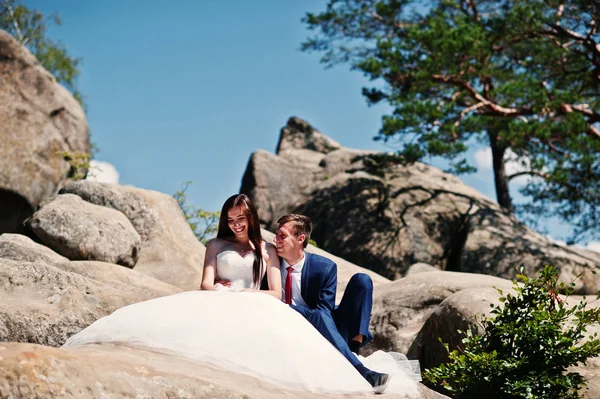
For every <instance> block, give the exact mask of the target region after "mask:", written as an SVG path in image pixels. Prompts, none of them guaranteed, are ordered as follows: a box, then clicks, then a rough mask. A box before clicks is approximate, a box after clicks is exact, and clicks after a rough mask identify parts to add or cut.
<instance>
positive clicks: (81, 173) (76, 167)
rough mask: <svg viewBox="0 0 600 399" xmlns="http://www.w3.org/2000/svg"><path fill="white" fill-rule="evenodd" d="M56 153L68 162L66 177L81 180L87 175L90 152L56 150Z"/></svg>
mask: <svg viewBox="0 0 600 399" xmlns="http://www.w3.org/2000/svg"><path fill="white" fill-rule="evenodd" d="M56 155H58V156H59V157H62V158H63V159H64V160H65V161H67V163H68V164H69V166H70V168H69V173H68V174H67V177H69V178H70V179H73V180H82V179H85V177H86V176H87V172H88V170H89V169H90V158H91V157H92V155H91V154H87V153H84V152H75V153H72V152H69V151H57V152H56Z"/></svg>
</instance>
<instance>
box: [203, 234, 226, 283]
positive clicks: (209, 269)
mask: <svg viewBox="0 0 600 399" xmlns="http://www.w3.org/2000/svg"><path fill="white" fill-rule="evenodd" d="M219 241H220V240H219V239H218V238H213V239H212V240H210V241H209V242H207V243H206V252H205V253H204V269H203V270H202V283H200V289H201V290H205V291H216V290H215V276H216V275H217V254H218V253H219V250H220V249H221V245H220V243H219Z"/></svg>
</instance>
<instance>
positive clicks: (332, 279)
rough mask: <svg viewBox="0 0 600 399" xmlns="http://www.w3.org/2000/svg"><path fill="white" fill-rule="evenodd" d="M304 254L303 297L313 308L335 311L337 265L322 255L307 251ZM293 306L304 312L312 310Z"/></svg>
mask: <svg viewBox="0 0 600 399" xmlns="http://www.w3.org/2000/svg"><path fill="white" fill-rule="evenodd" d="M304 256H305V258H306V260H305V261H304V267H303V268H302V276H301V280H300V284H301V287H300V288H301V291H300V294H301V295H302V299H304V302H306V304H307V305H308V307H309V309H311V310H327V311H329V312H331V311H333V309H334V308H335V292H336V289H337V265H336V264H335V262H333V261H331V260H330V259H327V258H325V257H323V256H320V255H316V254H311V253H308V252H305V253H304ZM291 306H292V307H293V308H295V309H296V310H298V311H299V312H300V313H302V314H305V313H306V312H307V311H309V312H310V310H308V309H302V308H303V307H302V306H297V305H291Z"/></svg>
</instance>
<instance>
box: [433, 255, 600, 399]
mask: <svg viewBox="0 0 600 399" xmlns="http://www.w3.org/2000/svg"><path fill="white" fill-rule="evenodd" d="M558 275H559V270H558V269H556V268H554V267H551V266H546V267H545V268H544V269H543V270H542V271H540V272H539V275H538V276H537V277H536V278H528V277H526V276H524V275H522V274H519V275H518V276H517V280H518V281H514V282H513V285H514V291H515V293H509V294H504V293H503V292H502V291H501V290H498V291H499V293H500V295H501V297H500V301H501V304H499V305H490V306H491V307H492V311H491V313H492V316H491V317H490V318H487V319H484V320H482V322H481V323H482V327H483V328H482V331H483V333H482V334H481V335H480V334H478V333H477V332H476V331H475V330H474V329H473V330H470V331H467V332H466V336H465V338H464V339H463V341H462V342H463V344H464V349H460V350H458V349H455V350H452V351H449V349H448V345H445V346H446V350H448V351H449V361H448V363H446V364H442V365H440V366H438V367H436V368H432V369H429V370H426V371H425V379H426V380H427V381H429V382H430V383H432V384H435V385H438V387H442V389H443V390H445V391H446V392H445V393H447V394H449V395H451V396H452V397H453V398H455V399H462V398H486V399H496V398H500V399H508V398H547V399H550V398H561V399H562V398H569V399H574V398H581V397H582V396H580V390H581V389H582V388H583V386H584V385H586V382H585V380H584V379H583V377H582V376H581V375H580V374H579V373H576V372H573V371H568V370H567V369H568V368H569V367H570V366H574V365H577V364H578V363H584V364H585V361H586V359H588V358H590V357H594V356H597V355H598V354H599V353H600V340H599V339H598V338H597V334H596V333H594V334H591V335H588V334H586V329H587V327H588V326H590V325H591V324H594V323H597V322H598V320H599V317H600V309H598V308H596V307H590V308H589V309H586V307H587V305H588V304H587V302H586V299H585V297H584V298H583V300H581V301H580V302H579V303H577V304H576V305H575V306H573V307H571V306H568V305H567V303H566V301H567V299H568V296H569V295H570V294H572V293H573V287H574V284H573V283H571V284H570V285H565V284H564V283H558ZM558 293H564V294H565V295H566V298H564V297H563V298H562V299H561V297H560V296H559V295H558ZM596 299H598V297H596Z"/></svg>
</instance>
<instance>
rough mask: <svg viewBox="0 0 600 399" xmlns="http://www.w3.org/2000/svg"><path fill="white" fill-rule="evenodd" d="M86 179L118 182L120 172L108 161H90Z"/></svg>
mask: <svg viewBox="0 0 600 399" xmlns="http://www.w3.org/2000/svg"><path fill="white" fill-rule="evenodd" d="M86 180H91V181H97V182H100V183H118V182H119V172H117V169H116V168H115V167H114V166H113V165H112V164H110V163H108V162H103V161H96V160H95V159H92V160H91V161H90V170H89V171H88V174H87V177H86Z"/></svg>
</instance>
